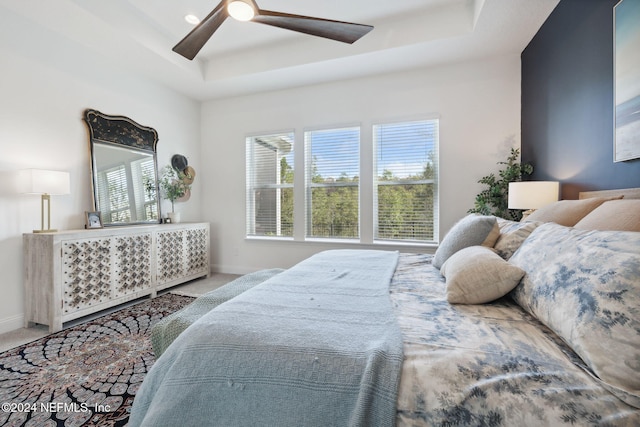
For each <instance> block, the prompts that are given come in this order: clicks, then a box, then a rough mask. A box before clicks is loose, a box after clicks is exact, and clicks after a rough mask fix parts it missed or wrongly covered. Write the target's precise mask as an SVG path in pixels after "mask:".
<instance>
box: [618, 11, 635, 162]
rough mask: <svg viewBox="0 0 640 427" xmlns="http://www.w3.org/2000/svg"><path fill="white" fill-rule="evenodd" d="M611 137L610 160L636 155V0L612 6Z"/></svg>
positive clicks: (619, 159) (620, 159) (630, 157)
mask: <svg viewBox="0 0 640 427" xmlns="http://www.w3.org/2000/svg"><path fill="white" fill-rule="evenodd" d="M613 14H614V32H615V34H614V40H615V41H614V45H615V46H614V57H615V58H614V70H615V72H614V75H615V129H614V130H615V137H614V147H613V157H614V158H613V161H614V162H621V161H625V160H631V159H637V158H640V25H638V22H640V0H621V1H620V2H619V3H618V4H617V5H616V6H615V7H614V13H613Z"/></svg>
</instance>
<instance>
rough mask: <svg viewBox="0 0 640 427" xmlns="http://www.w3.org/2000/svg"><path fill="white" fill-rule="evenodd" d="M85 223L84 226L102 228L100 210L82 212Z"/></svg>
mask: <svg viewBox="0 0 640 427" xmlns="http://www.w3.org/2000/svg"><path fill="white" fill-rule="evenodd" d="M84 219H85V224H84V228H87V229H89V228H102V217H101V216H100V212H99V211H98V212H87V211H85V213H84Z"/></svg>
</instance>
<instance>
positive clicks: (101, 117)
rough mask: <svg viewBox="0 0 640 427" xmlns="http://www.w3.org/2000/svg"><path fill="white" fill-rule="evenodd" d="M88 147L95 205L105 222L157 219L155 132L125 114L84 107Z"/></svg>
mask: <svg viewBox="0 0 640 427" xmlns="http://www.w3.org/2000/svg"><path fill="white" fill-rule="evenodd" d="M84 120H85V122H86V123H87V126H88V127H89V145H90V149H91V178H92V179H91V186H92V188H93V204H94V210H95V211H100V212H101V214H102V221H103V224H104V225H106V226H109V225H130V224H141V223H145V224H153V223H155V224H157V223H159V222H160V201H159V198H158V194H159V192H158V163H157V155H156V145H157V143H158V132H156V130H155V129H153V128H151V127H147V126H142V125H140V124H138V123H136V122H135V121H133V120H131V119H130V118H128V117H125V116H110V115H107V114H103V113H101V112H99V111H96V110H91V109H88V110H85V112H84Z"/></svg>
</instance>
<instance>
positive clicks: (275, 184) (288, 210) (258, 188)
mask: <svg viewBox="0 0 640 427" xmlns="http://www.w3.org/2000/svg"><path fill="white" fill-rule="evenodd" d="M246 144H247V196H246V197H247V236H271V237H292V236H293V174H294V168H293V165H294V156H293V155H294V152H293V145H294V144H293V133H280V134H275V135H265V136H253V137H249V138H247V140H246Z"/></svg>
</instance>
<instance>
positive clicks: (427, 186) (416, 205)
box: [373, 120, 438, 242]
mask: <svg viewBox="0 0 640 427" xmlns="http://www.w3.org/2000/svg"><path fill="white" fill-rule="evenodd" d="M373 136H374V150H375V162H376V167H375V177H374V183H375V185H374V192H375V194H374V204H375V205H374V225H375V230H374V238H375V239H376V240H401V241H419V242H434V241H435V240H436V238H437V237H436V236H437V234H436V229H435V224H437V146H438V145H437V144H438V120H423V121H415V122H405V123H393V124H380V125H375V126H374V127H373Z"/></svg>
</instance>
